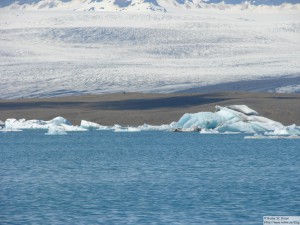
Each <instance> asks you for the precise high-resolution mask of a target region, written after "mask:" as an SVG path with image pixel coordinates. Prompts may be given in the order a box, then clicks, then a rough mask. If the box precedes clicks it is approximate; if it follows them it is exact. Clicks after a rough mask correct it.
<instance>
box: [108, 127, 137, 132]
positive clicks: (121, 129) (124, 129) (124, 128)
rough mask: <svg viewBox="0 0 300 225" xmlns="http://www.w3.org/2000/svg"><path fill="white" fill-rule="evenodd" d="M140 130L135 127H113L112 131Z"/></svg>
mask: <svg viewBox="0 0 300 225" xmlns="http://www.w3.org/2000/svg"><path fill="white" fill-rule="evenodd" d="M141 131H142V130H141V129H139V128H137V127H121V128H116V129H114V132H141Z"/></svg>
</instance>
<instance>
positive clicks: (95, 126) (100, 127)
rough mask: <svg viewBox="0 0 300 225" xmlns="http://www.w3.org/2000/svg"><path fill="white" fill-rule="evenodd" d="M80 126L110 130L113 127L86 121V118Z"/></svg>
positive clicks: (89, 128)
mask: <svg viewBox="0 0 300 225" xmlns="http://www.w3.org/2000/svg"><path fill="white" fill-rule="evenodd" d="M80 127H82V128H84V129H88V130H110V129H112V128H111V127H109V126H102V125H100V124H98V123H94V122H90V121H86V120H81V123H80Z"/></svg>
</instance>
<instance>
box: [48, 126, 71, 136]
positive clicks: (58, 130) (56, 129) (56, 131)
mask: <svg viewBox="0 0 300 225" xmlns="http://www.w3.org/2000/svg"><path fill="white" fill-rule="evenodd" d="M66 134H67V132H66V131H65V130H64V129H63V128H62V127H60V126H51V127H49V129H48V132H47V133H45V135H66Z"/></svg>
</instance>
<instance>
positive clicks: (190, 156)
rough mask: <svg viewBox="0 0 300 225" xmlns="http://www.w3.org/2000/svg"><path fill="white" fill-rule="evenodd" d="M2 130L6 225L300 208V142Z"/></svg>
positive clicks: (238, 220)
mask: <svg viewBox="0 0 300 225" xmlns="http://www.w3.org/2000/svg"><path fill="white" fill-rule="evenodd" d="M44 133H45V131H25V132H15V133H0V224H218V225H219V224H220V225H227V224H230V225H243V224H245V225H252V224H257V225H258V224H259V225H261V224H262V217H263V216H265V215H300V162H299V160H300V141H299V140H247V139H243V135H200V134H198V133H171V132H141V133H113V132H108V131H105V132H100V131H98V132H97V131H94V132H80V133H79V132H74V133H69V134H68V135H66V136H47V135H44Z"/></svg>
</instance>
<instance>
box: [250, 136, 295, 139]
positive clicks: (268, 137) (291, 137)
mask: <svg viewBox="0 0 300 225" xmlns="http://www.w3.org/2000/svg"><path fill="white" fill-rule="evenodd" d="M244 139H300V136H298V135H289V136H284V135H281V136H278V135H275V136H266V135H254V136H245V137H244Z"/></svg>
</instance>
